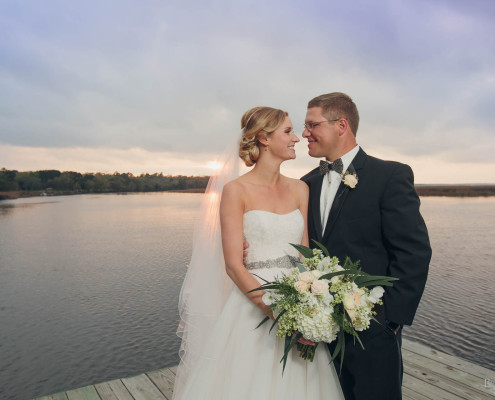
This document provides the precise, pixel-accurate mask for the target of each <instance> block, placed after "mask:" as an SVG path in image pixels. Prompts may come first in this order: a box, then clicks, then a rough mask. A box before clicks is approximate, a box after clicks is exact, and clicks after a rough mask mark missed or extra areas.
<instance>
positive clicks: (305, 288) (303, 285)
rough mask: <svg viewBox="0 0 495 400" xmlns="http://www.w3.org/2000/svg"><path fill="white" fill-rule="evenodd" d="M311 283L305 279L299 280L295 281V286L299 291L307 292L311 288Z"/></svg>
mask: <svg viewBox="0 0 495 400" xmlns="http://www.w3.org/2000/svg"><path fill="white" fill-rule="evenodd" d="M309 286H310V283H308V282H304V281H297V282H296V283H294V288H295V289H296V290H297V291H298V292H307V291H308V290H309Z"/></svg>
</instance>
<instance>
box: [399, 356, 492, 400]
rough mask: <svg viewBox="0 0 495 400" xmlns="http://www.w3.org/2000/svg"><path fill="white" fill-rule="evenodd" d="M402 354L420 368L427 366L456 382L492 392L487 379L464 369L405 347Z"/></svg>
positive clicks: (406, 360)
mask: <svg viewBox="0 0 495 400" xmlns="http://www.w3.org/2000/svg"><path fill="white" fill-rule="evenodd" d="M402 356H403V358H404V361H405V362H409V363H411V364H415V365H416V366H418V367H420V368H426V369H428V370H430V371H432V372H434V373H436V374H440V375H444V376H446V377H448V378H450V379H452V380H454V381H456V382H459V383H462V384H464V385H467V386H469V387H471V388H473V389H474V390H479V391H481V392H483V393H487V394H492V391H490V389H489V388H487V387H485V379H484V378H480V377H478V376H475V375H472V374H470V373H468V372H464V371H463V370H460V369H457V368H455V367H452V366H450V365H446V364H443V363H441V362H439V361H436V360H432V359H430V358H428V357H426V356H422V355H419V354H417V353H413V352H411V351H409V350H406V349H403V350H402Z"/></svg>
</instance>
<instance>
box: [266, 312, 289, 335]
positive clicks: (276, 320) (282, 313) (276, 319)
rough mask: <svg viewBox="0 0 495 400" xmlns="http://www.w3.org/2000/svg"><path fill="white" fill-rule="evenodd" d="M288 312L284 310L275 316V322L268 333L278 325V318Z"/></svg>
mask: <svg viewBox="0 0 495 400" xmlns="http://www.w3.org/2000/svg"><path fill="white" fill-rule="evenodd" d="M286 312H287V310H283V311H282V312H281V313H280V314H278V315H277V318H275V320H274V321H273V324H272V327H271V328H270V330H269V331H268V333H271V332H272V329H273V327H274V326H275V325H277V322H278V320H279V319H280V317H281V316H282V315H284V314H285V313H286Z"/></svg>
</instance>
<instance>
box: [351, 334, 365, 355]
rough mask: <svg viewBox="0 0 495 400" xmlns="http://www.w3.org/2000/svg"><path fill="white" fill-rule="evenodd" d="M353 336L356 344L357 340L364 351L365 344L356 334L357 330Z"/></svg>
mask: <svg viewBox="0 0 495 400" xmlns="http://www.w3.org/2000/svg"><path fill="white" fill-rule="evenodd" d="M353 336H354V343H356V340H357V341H358V342H359V344H360V345H361V348H362V349H363V350H364V345H363V342H362V341H361V338H360V337H359V334H358V333H357V332H356V330H355V329H354V333H353Z"/></svg>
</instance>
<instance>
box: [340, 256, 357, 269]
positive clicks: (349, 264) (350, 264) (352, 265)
mask: <svg viewBox="0 0 495 400" xmlns="http://www.w3.org/2000/svg"><path fill="white" fill-rule="evenodd" d="M358 266H359V260H357V261H356V262H352V261H351V259H350V258H349V257H346V258H345V261H344V265H343V267H342V268H344V269H357V267H358Z"/></svg>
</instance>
